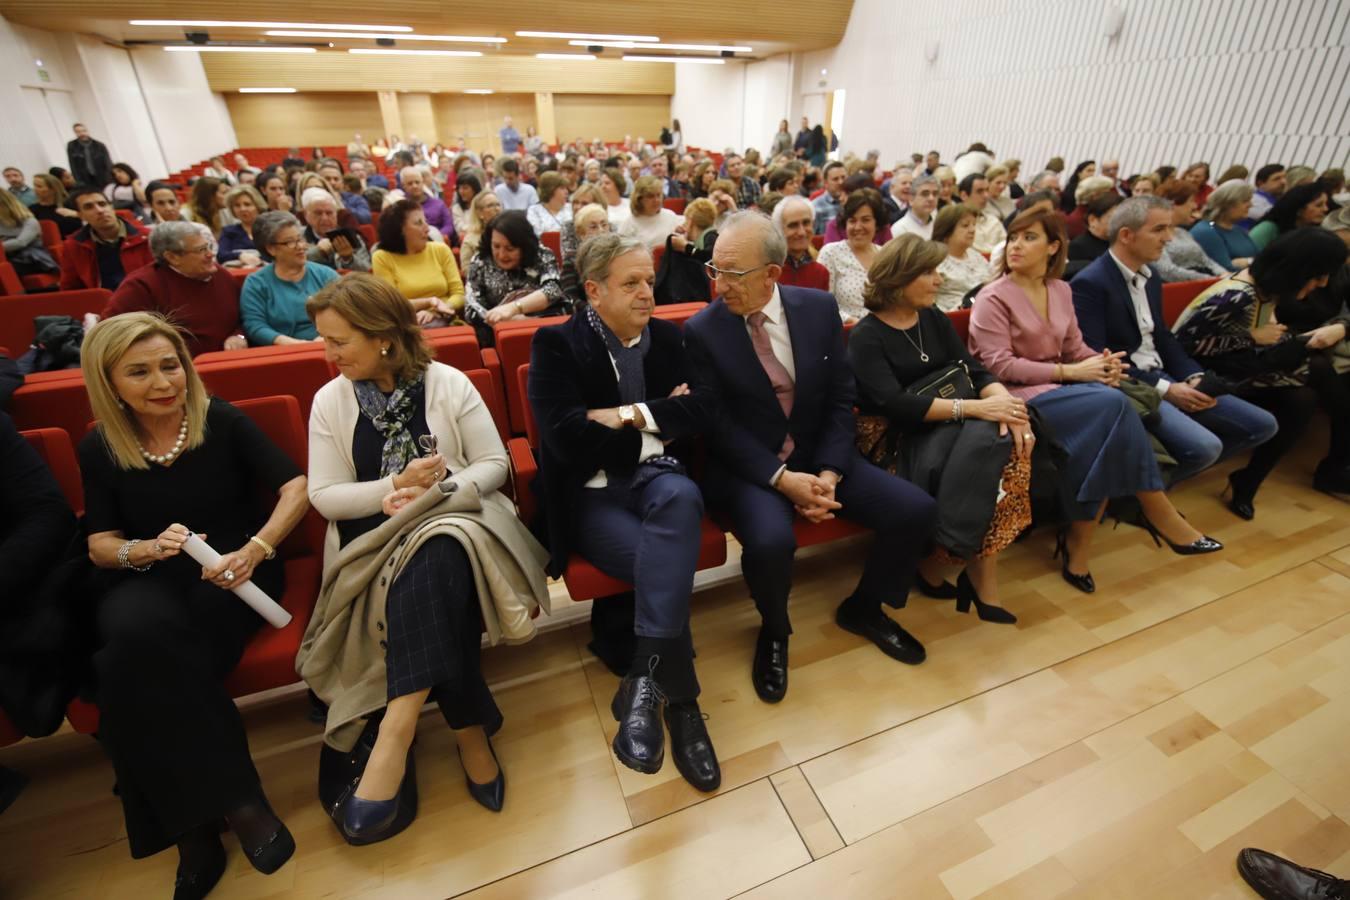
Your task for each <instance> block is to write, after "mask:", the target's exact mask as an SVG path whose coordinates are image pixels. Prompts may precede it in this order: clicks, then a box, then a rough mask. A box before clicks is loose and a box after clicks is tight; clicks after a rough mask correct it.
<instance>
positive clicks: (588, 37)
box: [516, 31, 661, 43]
mask: <svg viewBox="0 0 1350 900" xmlns="http://www.w3.org/2000/svg"><path fill="white" fill-rule="evenodd" d="M516 37H532V38H562V39H563V40H566V39H567V38H576V39H577V40H579V41H587V42H590V43H594V42H595V41H659V40H661V39H660V38H659V37H656V36H655V35H650V34H575V33H573V32H570V31H517V32H516Z"/></svg>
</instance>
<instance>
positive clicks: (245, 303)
mask: <svg viewBox="0 0 1350 900" xmlns="http://www.w3.org/2000/svg"><path fill="white" fill-rule="evenodd" d="M339 277H340V276H339V275H338V273H337V272H335V271H333V270H332V269H330V268H328V267H327V266H325V265H320V264H319V263H312V262H307V263H305V274H304V277H302V278H301V279H300V280H299V281H284V280H282V279H280V278H278V277H277V275H276V270H275V268H274V267H273V265H272V264H271V263H268V264H267V265H266V266H263V267H262V268H261V269H259V270H258V271H256V272H254V273H253V274H252V275H250V276H248V278H245V279H244V289H243V291H242V292H241V293H240V295H239V319H240V321H241V322H242V323H243V328H244V335H245V336H246V337H247V338H248V342H249V345H250V346H253V347H269V346H271V345H272V344H274V343H276V340H277V336H278V335H285V336H286V337H293V338H297V339H299V340H302V341H311V340H313V339H314V338H316V337H318V336H319V332H318V331H316V330H315V328H314V323H313V322H311V321H310V320H309V316H308V315H306V314H305V301H306V300H308V299H309V298H310V297H312V296H314V295H315V294H317V293H318V292H319V290H320V289H321V288H323V286H324V285H326V284H328V282H330V281H336V280H337V279H338V278H339Z"/></svg>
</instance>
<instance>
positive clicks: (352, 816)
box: [341, 747, 417, 847]
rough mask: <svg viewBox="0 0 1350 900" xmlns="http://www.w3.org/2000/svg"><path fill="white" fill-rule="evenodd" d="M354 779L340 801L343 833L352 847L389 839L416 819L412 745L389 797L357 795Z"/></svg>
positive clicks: (415, 787)
mask: <svg viewBox="0 0 1350 900" xmlns="http://www.w3.org/2000/svg"><path fill="white" fill-rule="evenodd" d="M359 783H360V782H359V780H358V781H356V782H354V783H353V784H352V786H351V790H350V791H349V792H348V793H347V796H346V797H345V798H343V800H342V801H341V807H342V829H341V830H342V836H343V837H344V838H345V839H346V841H347V843H349V844H351V845H353V846H357V847H360V846H364V845H366V844H375V843H379V842H380V841H385V840H388V839H389V838H391V837H393V836H394V835H396V834H398V833H399V832H400V831H402V830H403V829H405V828H407V827H408V826H409V825H411V824H412V821H413V819H415V818H417V770H416V763H415V760H414V757H413V751H412V748H411V747H409V748H408V762H407V766H406V768H405V769H404V771H403V781H402V783H401V784H399V787H398V793H397V794H395V795H394V796H393V798H391V799H389V800H363V799H361V798H360V797H358V796H356V786H357V784H359Z"/></svg>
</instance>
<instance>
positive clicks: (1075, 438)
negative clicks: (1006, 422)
mask: <svg viewBox="0 0 1350 900" xmlns="http://www.w3.org/2000/svg"><path fill="white" fill-rule="evenodd" d="M1029 402H1030V404H1031V405H1032V406H1034V407H1035V408H1036V411H1037V412H1038V413H1040V414H1041V416H1042V418H1044V420H1045V423H1046V425H1048V426H1049V427H1050V429H1051V431H1053V432H1054V436H1055V439H1056V440H1057V441H1059V442H1060V444H1062V445H1063V446H1064V448H1065V450H1067V451H1068V454H1069V461H1068V464H1067V471H1065V472H1063V473H1061V477H1063V478H1064V479H1065V484H1066V485H1067V486H1068V488H1069V491H1068V492H1069V493H1071V494H1072V495H1073V496H1074V499H1075V500H1076V501H1077V508H1076V509H1071V510H1069V513H1070V515H1071V516H1072V517H1073V518H1074V519H1077V520H1080V521H1085V520H1088V519H1095V518H1096V517H1097V511H1098V509H1100V508H1101V505H1102V501H1103V500H1109V499H1111V498H1112V497H1127V496H1129V495H1131V494H1135V493H1138V492H1139V491H1161V490H1162V489H1163V480H1162V473H1161V472H1159V471H1158V463H1157V460H1155V459H1154V457H1153V447H1152V445H1151V444H1150V442H1149V439H1148V432H1147V431H1146V430H1144V423H1143V420H1141V419H1140V418H1139V413H1137V412H1135V410H1134V407H1133V406H1131V405H1130V401H1129V398H1128V397H1126V396H1125V394H1124V393H1123V392H1121V391H1118V390H1116V389H1115V388H1112V387H1107V386H1106V385H1104V384H1071V385H1066V386H1065V387H1060V388H1055V389H1054V390H1053V391H1047V392H1046V393H1044V394H1041V395H1040V396H1039V397H1035V398H1033V399H1032V400H1030V401H1029Z"/></svg>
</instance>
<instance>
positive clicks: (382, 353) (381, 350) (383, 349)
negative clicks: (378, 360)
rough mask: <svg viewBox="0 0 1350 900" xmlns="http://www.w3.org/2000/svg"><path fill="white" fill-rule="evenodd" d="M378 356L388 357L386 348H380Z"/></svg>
mask: <svg viewBox="0 0 1350 900" xmlns="http://www.w3.org/2000/svg"><path fill="white" fill-rule="evenodd" d="M380 355H381V356H388V355H389V348H388V347H381V348H380Z"/></svg>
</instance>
